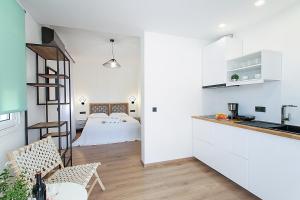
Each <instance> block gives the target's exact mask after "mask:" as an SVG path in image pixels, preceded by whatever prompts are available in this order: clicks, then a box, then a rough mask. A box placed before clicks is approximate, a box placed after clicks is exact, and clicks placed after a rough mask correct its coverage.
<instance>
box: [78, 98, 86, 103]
mask: <svg viewBox="0 0 300 200" xmlns="http://www.w3.org/2000/svg"><path fill="white" fill-rule="evenodd" d="M79 102H80V103H81V105H84V104H85V102H86V98H85V97H83V96H81V97H79Z"/></svg>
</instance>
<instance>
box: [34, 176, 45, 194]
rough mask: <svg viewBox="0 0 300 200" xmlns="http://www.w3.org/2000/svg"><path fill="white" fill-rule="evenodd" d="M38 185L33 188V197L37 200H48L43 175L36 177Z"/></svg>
mask: <svg viewBox="0 0 300 200" xmlns="http://www.w3.org/2000/svg"><path fill="white" fill-rule="evenodd" d="M35 179H36V184H35V185H34V186H33V188H32V196H33V198H35V199H36V200H46V184H45V183H44V180H43V179H42V173H41V172H38V173H37V174H36V175H35Z"/></svg>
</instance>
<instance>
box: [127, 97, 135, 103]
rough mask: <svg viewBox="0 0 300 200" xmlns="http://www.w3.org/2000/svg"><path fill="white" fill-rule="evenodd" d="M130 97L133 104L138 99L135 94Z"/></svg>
mask: <svg viewBox="0 0 300 200" xmlns="http://www.w3.org/2000/svg"><path fill="white" fill-rule="evenodd" d="M128 99H129V101H130V102H131V103H132V104H134V102H135V100H136V98H135V96H130V97H128Z"/></svg>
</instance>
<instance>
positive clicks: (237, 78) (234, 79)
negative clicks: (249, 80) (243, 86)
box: [231, 74, 240, 81]
mask: <svg viewBox="0 0 300 200" xmlns="http://www.w3.org/2000/svg"><path fill="white" fill-rule="evenodd" d="M239 79H240V76H239V75H237V74H233V75H232V76H231V80H232V81H238V80H239Z"/></svg>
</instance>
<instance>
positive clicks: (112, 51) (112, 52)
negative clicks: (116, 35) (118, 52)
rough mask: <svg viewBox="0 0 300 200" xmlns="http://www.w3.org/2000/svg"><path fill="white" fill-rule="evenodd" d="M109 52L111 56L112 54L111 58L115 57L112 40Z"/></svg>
mask: <svg viewBox="0 0 300 200" xmlns="http://www.w3.org/2000/svg"><path fill="white" fill-rule="evenodd" d="M111 54H112V56H113V59H115V53H114V42H111Z"/></svg>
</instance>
